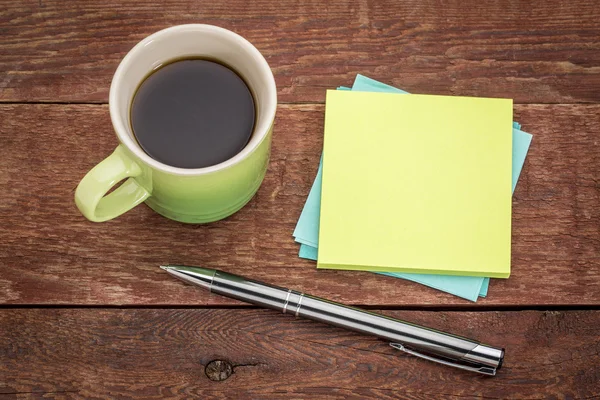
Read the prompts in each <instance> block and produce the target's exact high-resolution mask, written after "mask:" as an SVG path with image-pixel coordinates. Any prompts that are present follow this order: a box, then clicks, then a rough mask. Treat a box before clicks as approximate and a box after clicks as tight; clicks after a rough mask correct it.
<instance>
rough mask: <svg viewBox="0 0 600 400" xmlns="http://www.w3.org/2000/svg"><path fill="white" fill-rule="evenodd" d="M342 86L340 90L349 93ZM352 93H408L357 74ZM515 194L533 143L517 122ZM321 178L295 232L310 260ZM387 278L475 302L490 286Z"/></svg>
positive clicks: (475, 281)
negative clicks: (417, 284) (415, 284)
mask: <svg viewBox="0 0 600 400" xmlns="http://www.w3.org/2000/svg"><path fill="white" fill-rule="evenodd" d="M342 88H343V87H340V88H338V90H348V88H343V89H342ZM352 90H356V91H370V92H389V93H404V94H406V93H407V92H405V91H403V90H400V89H397V88H394V87H393V86H389V85H386V84H384V83H381V82H378V81H376V80H373V79H371V78H367V77H365V76H363V75H357V76H356V80H355V81H354V85H353V86H352ZM513 126H514V128H513V174H512V176H513V182H512V184H513V186H512V187H513V191H514V190H515V187H516V184H517V181H518V179H519V175H520V173H521V169H522V167H523V163H524V162H525V158H526V156H527V151H528V150H529V146H530V144H531V139H532V135H530V134H528V133H525V132H522V131H521V130H520V129H519V128H520V127H521V126H520V125H519V124H518V123H517V122H514V123H513ZM321 176H322V164H321V163H320V164H319V169H318V171H317V177H316V178H315V181H314V183H313V186H312V188H311V190H310V193H309V195H308V198H307V200H306V203H305V205H304V208H303V210H302V213H301V215H300V218H299V220H298V224H297V225H296V229H295V230H294V237H295V240H296V241H297V242H299V243H301V245H300V252H299V256H300V257H301V258H307V259H311V260H316V259H317V251H318V250H317V248H318V243H319V221H320V209H321ZM383 274H384V275H388V276H393V277H397V278H403V279H407V280H411V281H414V282H418V283H421V284H423V285H426V286H430V287H433V288H435V289H438V290H442V291H445V292H448V293H451V294H454V295H456V296H459V297H463V298H465V299H468V300H471V301H476V300H477V297H478V296H482V297H485V296H486V295H487V290H488V287H489V278H481V277H469V276H448V275H429V274H406V273H383Z"/></svg>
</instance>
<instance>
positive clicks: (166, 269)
mask: <svg viewBox="0 0 600 400" xmlns="http://www.w3.org/2000/svg"><path fill="white" fill-rule="evenodd" d="M159 267H160V268H162V269H164V270H165V271H168V270H170V269H171V267H169V266H167V265H159Z"/></svg>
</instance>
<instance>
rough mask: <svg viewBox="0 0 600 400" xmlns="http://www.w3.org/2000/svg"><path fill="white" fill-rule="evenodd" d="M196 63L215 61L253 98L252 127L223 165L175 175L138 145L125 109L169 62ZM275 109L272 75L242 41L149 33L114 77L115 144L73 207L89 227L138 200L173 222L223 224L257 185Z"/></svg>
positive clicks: (208, 29)
mask: <svg viewBox="0 0 600 400" xmlns="http://www.w3.org/2000/svg"><path fill="white" fill-rule="evenodd" d="M198 56H199V57H210V58H213V59H217V60H220V61H222V62H223V63H225V64H227V65H229V66H231V67H232V68H233V69H235V70H236V71H237V72H239V73H240V74H241V75H242V76H243V77H244V79H245V80H246V82H247V84H248V86H249V87H250V89H251V91H252V92H253V95H254V99H255V103H256V114H257V118H256V124H255V128H254V132H253V133H252V136H251V138H250V141H249V142H248V144H247V145H246V147H245V148H244V149H243V150H242V151H241V152H240V153H238V154H236V155H235V156H234V157H232V158H230V159H229V160H226V161H224V162H222V163H220V164H216V165H213V166H210V167H206V168H196V169H186V168H177V167H173V166H170V165H166V164H163V163H160V162H158V161H156V160H155V159H153V158H151V157H150V156H149V155H147V154H146V153H145V152H144V151H143V150H142V148H141V147H140V146H139V145H138V143H137V141H136V140H135V138H134V135H133V131H132V128H131V124H130V120H129V113H130V107H131V103H132V101H133V96H134V95H135V91H136V89H137V87H138V86H139V84H140V83H141V82H142V80H143V79H145V78H146V77H147V76H148V75H149V74H150V73H151V72H152V71H153V70H155V69H156V68H158V67H160V66H161V65H163V64H165V63H167V62H169V61H170V60H173V59H179V58H185V57H198ZM276 108H277V91H276V87H275V79H274V78H273V73H272V72H271V69H270V68H269V65H268V64H267V62H266V60H265V59H264V57H263V56H262V55H261V54H260V52H259V51H258V50H257V49H256V48H255V47H254V46H253V45H252V44H251V43H250V42H248V41H247V40H246V39H244V38H243V37H241V36H239V35H238V34H236V33H233V32H231V31H228V30H226V29H223V28H219V27H216V26H211V25H202V24H191V25H179V26H174V27H171V28H167V29H164V30H162V31H159V32H156V33H154V34H152V35H150V36H148V37H147V38H145V39H143V40H142V41H141V42H140V43H138V44H137V45H136V46H135V47H134V48H133V49H132V50H131V51H130V52H129V53H128V54H127V55H126V56H125V58H123V60H122V61H121V63H120V64H119V67H118V68H117V71H116V72H115V75H114V77H113V80H112V84H111V87H110V95H109V109H110V117H111V120H112V124H113V126H114V129H115V133H116V135H117V138H118V140H119V142H120V144H119V145H118V146H117V148H116V150H115V151H114V152H113V153H112V154H111V155H110V156H108V157H107V158H106V159H104V160H103V161H102V162H100V163H99V164H98V165H96V166H95V167H94V168H93V169H92V170H91V171H89V172H88V173H87V175H86V176H85V177H84V178H83V179H82V180H81V182H80V183H79V186H78V187H77V190H76V191H75V203H76V205H77V207H78V208H79V210H80V211H81V213H82V214H83V215H84V216H85V217H86V218H87V219H89V220H91V221H95V222H101V221H106V220H109V219H112V218H115V217H117V216H119V215H121V214H123V213H124V212H126V211H128V210H130V209H132V208H133V207H135V206H136V205H138V204H140V203H141V202H144V201H145V202H146V204H147V205H148V206H150V208H152V209H153V210H154V211H156V212H157V213H159V214H161V215H163V216H165V217H167V218H170V219H173V220H176V221H181V222H188V223H205V222H212V221H216V220H219V219H223V218H225V217H227V216H229V215H231V214H233V213H235V212H236V211H238V210H239V209H240V208H242V207H243V206H244V205H245V204H246V203H247V202H248V201H250V199H251V198H252V197H253V196H254V194H255V193H256V191H257V190H258V188H259V186H260V184H261V183H262V180H263V178H264V176H265V173H266V170H267V166H268V163H269V154H270V149H271V136H272V131H273V122H274V119H275V111H276ZM232 118H235V116H234V115H233V116H232ZM123 180H125V181H124V182H123V183H122V184H121V186H119V187H118V188H116V189H115V190H114V191H112V192H111V193H109V194H107V193H108V192H109V191H110V189H111V188H112V187H113V186H115V185H116V184H118V183H119V182H121V181H123Z"/></svg>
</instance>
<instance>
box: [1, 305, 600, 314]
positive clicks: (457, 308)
mask: <svg viewBox="0 0 600 400" xmlns="http://www.w3.org/2000/svg"><path fill="white" fill-rule="evenodd" d="M351 307H353V308H362V309H364V310H382V311H427V312H481V313H485V312H505V311H542V312H558V311H596V310H600V304H584V305H581V304H577V305H573V306H571V305H549V306H544V305H537V306H518V305H507V306H497V305H493V304H492V305H477V304H472V305H471V304H467V305H448V306H438V305H431V304H425V305H422V306H391V305H375V306H374V305H361V304H359V305H351ZM49 308H52V309H54V308H57V309H101V310H102V309H122V310H131V309H143V310H265V309H267V308H264V307H256V306H254V305H250V304H249V305H227V304H225V305H217V306H209V305H197V306H196V305H190V304H187V305H186V304H183V305H181V304H174V305H169V304H164V305H156V304H152V305H143V304H142V305H135V304H125V305H118V304H0V310H11V309H49ZM273 311H276V310H273Z"/></svg>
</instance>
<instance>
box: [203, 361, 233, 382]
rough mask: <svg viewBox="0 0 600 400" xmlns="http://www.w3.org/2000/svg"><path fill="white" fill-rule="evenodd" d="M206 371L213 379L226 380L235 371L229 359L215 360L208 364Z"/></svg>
mask: <svg viewBox="0 0 600 400" xmlns="http://www.w3.org/2000/svg"><path fill="white" fill-rule="evenodd" d="M204 373H205V374H206V376H207V377H208V379H210V380H211V381H224V380H225V379H227V378H229V377H230V376H231V374H232V373H233V367H232V366H231V363H230V362H229V361H225V360H213V361H211V362H209V363H208V364H206V367H205V368H204Z"/></svg>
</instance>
